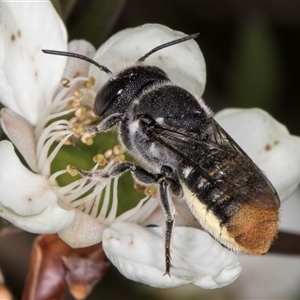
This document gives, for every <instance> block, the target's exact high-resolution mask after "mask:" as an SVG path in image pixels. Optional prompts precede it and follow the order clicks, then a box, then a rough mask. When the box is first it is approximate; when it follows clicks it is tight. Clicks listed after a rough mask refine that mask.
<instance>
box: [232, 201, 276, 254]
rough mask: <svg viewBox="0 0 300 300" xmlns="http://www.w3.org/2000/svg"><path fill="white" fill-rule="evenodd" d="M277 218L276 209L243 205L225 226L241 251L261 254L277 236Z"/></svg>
mask: <svg viewBox="0 0 300 300" xmlns="http://www.w3.org/2000/svg"><path fill="white" fill-rule="evenodd" d="M278 219H279V216H278V210H266V209H261V208H257V207H251V206H244V207H243V208H242V209H241V210H240V211H239V213H238V214H237V215H236V216H235V217H234V218H233V219H232V220H231V222H230V225H229V227H227V228H228V232H229V234H230V235H231V236H232V237H233V238H234V240H235V241H236V243H237V244H238V245H239V246H240V250H241V251H243V252H246V253H249V254H256V255H261V254H264V253H266V252H268V250H269V248H270V247H271V245H272V243H273V241H274V239H275V238H276V236H277V230H278Z"/></svg>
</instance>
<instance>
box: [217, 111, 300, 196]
mask: <svg viewBox="0 0 300 300" xmlns="http://www.w3.org/2000/svg"><path fill="white" fill-rule="evenodd" d="M215 118H216V120H217V121H218V122H219V123H220V125H221V126H222V127H223V128H224V129H225V130H226V131H227V132H228V133H229V134H230V135H231V136H232V137H233V138H234V140H235V141H236V142H237V143H238V144H239V145H240V146H241V147H242V148H243V149H244V150H245V151H246V152H247V154H248V155H249V156H250V157H251V158H252V159H253V161H254V162H255V163H256V164H257V165H258V166H259V168H260V169H262V170H263V171H264V172H265V173H266V174H267V176H268V178H269V179H270V181H271V182H272V183H273V185H274V187H275V188H276V190H277V192H278V194H279V196H280V199H281V201H283V200H285V199H287V198H288V197H289V196H290V195H291V194H292V193H293V192H294V191H295V189H296V188H297V186H298V184H299V182H300V138H299V137H296V136H292V135H291V134H290V133H289V132H288V130H287V129H286V127H285V126H283V125H282V124H280V123H279V122H277V121H276V120H275V119H273V118H272V117H271V116H270V115H269V114H268V113H267V112H265V111H263V110H261V109H257V108H253V109H225V110H223V111H221V112H218V113H217V114H216V116H215Z"/></svg>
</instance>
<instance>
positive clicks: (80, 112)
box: [75, 106, 86, 118]
mask: <svg viewBox="0 0 300 300" xmlns="http://www.w3.org/2000/svg"><path fill="white" fill-rule="evenodd" d="M85 112H86V108H85V107H83V106H81V107H79V108H78V109H77V110H76V111H75V116H76V117H77V118H82V117H83V116H84V115H85Z"/></svg>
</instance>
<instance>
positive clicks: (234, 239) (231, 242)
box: [182, 168, 278, 255]
mask: <svg viewBox="0 0 300 300" xmlns="http://www.w3.org/2000/svg"><path fill="white" fill-rule="evenodd" d="M185 175H186V176H184V177H185V178H184V180H183V183H182V186H183V191H184V195H185V197H186V201H187V203H188V205H189V207H190V209H191V211H192V212H193V214H194V216H195V217H196V218H197V219H198V221H199V222H200V224H201V225H202V226H203V227H204V229H206V230H207V231H208V232H209V233H210V234H211V235H213V236H214V237H215V238H216V239H217V240H218V241H219V242H221V243H222V244H224V245H225V246H226V247H228V248H230V249H234V250H237V251H242V252H246V253H250V254H256V255H260V254H264V253H266V252H267V251H268V250H269V248H270V246H271V244H272V242H273V240H274V238H275V237H276V234H277V227H278V210H276V209H275V208H269V209H268V208H264V207H259V206H253V205H250V204H248V203H247V201H245V199H244V197H243V195H242V194H240V193H238V192H235V190H234V189H230V187H229V188H228V185H226V187H227V188H223V185H222V184H220V185H218V182H216V181H213V180H209V179H208V178H205V177H204V176H202V175H201V174H200V172H199V171H197V170H195V169H192V168H191V169H190V172H189V174H187V173H185ZM222 188H223V189H222Z"/></svg>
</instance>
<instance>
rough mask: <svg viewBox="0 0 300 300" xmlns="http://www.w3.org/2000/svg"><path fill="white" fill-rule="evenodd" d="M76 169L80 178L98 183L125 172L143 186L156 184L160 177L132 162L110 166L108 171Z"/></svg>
mask: <svg viewBox="0 0 300 300" xmlns="http://www.w3.org/2000/svg"><path fill="white" fill-rule="evenodd" d="M76 169H77V170H78V172H79V174H80V175H81V176H82V177H88V178H89V179H91V180H98V181H100V180H101V179H102V178H114V177H118V176H120V175H122V174H123V173H125V172H127V171H131V174H132V176H133V177H134V179H135V180H136V181H137V182H139V183H141V184H145V185H149V184H154V183H157V181H158V179H159V178H160V177H161V176H159V175H154V174H152V173H149V172H148V171H146V170H145V169H143V168H142V167H140V166H138V165H136V164H135V163H132V162H120V163H118V164H117V165H114V166H112V167H111V168H110V169H108V170H105V169H103V170H97V171H91V172H89V171H84V170H81V169H79V168H76Z"/></svg>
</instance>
